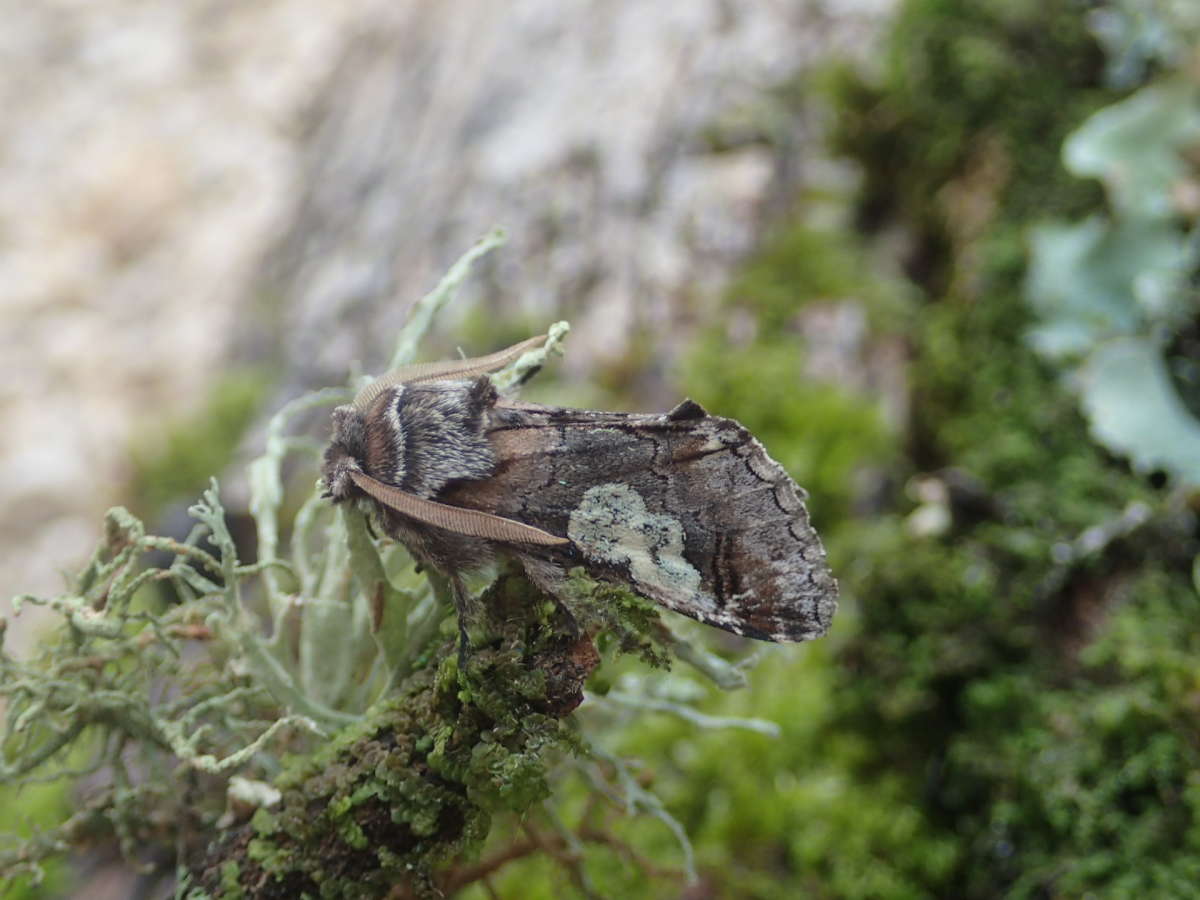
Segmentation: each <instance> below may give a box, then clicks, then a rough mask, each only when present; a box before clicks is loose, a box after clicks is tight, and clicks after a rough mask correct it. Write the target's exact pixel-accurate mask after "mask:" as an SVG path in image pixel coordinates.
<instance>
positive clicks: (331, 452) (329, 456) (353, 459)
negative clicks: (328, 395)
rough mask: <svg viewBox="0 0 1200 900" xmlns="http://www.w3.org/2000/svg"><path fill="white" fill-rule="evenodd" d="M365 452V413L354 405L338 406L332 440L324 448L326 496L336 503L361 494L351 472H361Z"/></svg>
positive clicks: (323, 467)
mask: <svg viewBox="0 0 1200 900" xmlns="http://www.w3.org/2000/svg"><path fill="white" fill-rule="evenodd" d="M365 454H366V425H365V423H364V422H363V415H362V413H361V412H360V411H359V410H358V409H357V408H355V407H353V406H339V407H338V408H337V409H335V410H334V411H333V440H332V441H330V443H329V446H328V447H326V448H325V460H324V462H323V463H322V464H321V478H322V479H323V480H324V482H325V491H324V494H323V496H325V497H329V498H331V499H332V500H333V501H334V502H335V503H336V502H339V501H341V500H348V499H350V498H351V497H355V496H361V495H362V492H361V491H360V490H359V489H358V487H356V486H355V484H354V482H353V481H352V480H351V473H353V472H362V471H363V467H362V460H363V457H364V456H365Z"/></svg>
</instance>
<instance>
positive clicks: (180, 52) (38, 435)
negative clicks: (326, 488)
mask: <svg viewBox="0 0 1200 900" xmlns="http://www.w3.org/2000/svg"><path fill="white" fill-rule="evenodd" d="M889 6H890V2H889V0H855V2H846V0H827V2H773V3H744V2H732V0H711V2H693V3H687V4H647V3H639V2H623V0H606V2H584V0H575V2H568V3H562V2H556V0H525V2H519V3H513V4H502V5H498V4H491V3H486V2H482V0H454V2H443V3H420V2H411V0H410V2H386V3H384V2H373V0H353V2H347V3H340V4H332V5H329V4H317V5H315V4H311V3H304V2H298V0H272V2H264V3H256V4H249V5H246V4H229V3H223V2H214V0H189V2H180V3H173V4H143V3H136V2H124V0H114V2H108V3H103V4H97V3H71V2H48V3H39V4H19V3H16V2H9V3H7V4H5V8H4V23H5V24H4V27H3V28H2V29H0V66H2V70H3V72H4V73H5V74H4V78H3V79H2V80H0V102H2V103H3V108H4V109H5V110H6V120H7V122H8V127H6V128H3V129H0V235H3V240H2V241H0V285H2V288H0V315H2V316H3V322H4V326H5V327H4V328H3V329H0V365H2V366H3V369H4V377H3V379H0V385H2V387H0V511H2V512H0V529H3V535H2V537H3V540H2V541H0V584H4V585H5V586H6V588H7V590H6V591H5V592H4V593H5V595H6V596H8V595H11V594H14V593H20V592H30V593H37V594H47V593H51V594H52V593H55V592H57V591H58V590H61V589H62V587H63V586H64V583H65V582H64V574H63V573H65V572H69V571H71V570H73V568H74V567H75V566H77V565H78V564H79V562H80V561H81V559H82V558H83V557H84V556H85V555H86V554H87V553H88V552H89V550H90V547H91V546H92V545H93V543H94V540H95V537H96V534H97V529H98V528H99V523H100V515H101V513H102V512H103V510H104V509H106V508H107V507H108V506H110V505H112V504H116V503H131V502H132V503H134V504H135V506H136V505H138V504H139V503H140V505H141V509H140V511H141V512H143V513H145V512H155V510H154V509H153V507H157V506H162V505H163V504H165V503H168V502H169V501H171V500H175V501H178V502H180V503H183V504H186V502H187V501H188V500H190V497H191V496H194V493H193V494H188V493H187V492H189V491H193V492H194V490H196V489H198V488H199V487H200V486H202V484H203V478H204V472H203V471H202V470H203V468H204V467H203V465H202V464H198V463H196V462H195V460H194V459H192V460H191V462H190V465H191V466H192V468H195V469H196V471H195V472H191V471H187V469H188V466H189V462H188V460H189V456H188V449H187V446H186V445H187V443H188V441H189V435H194V434H196V433H203V434H211V433H214V431H215V432H216V433H219V434H221V435H224V437H225V439H227V441H228V442H229V443H230V445H231V446H232V445H235V444H236V443H237V442H238V441H241V440H251V439H252V438H245V437H244V436H245V435H247V434H250V435H253V433H254V428H253V423H254V422H255V421H261V420H262V418H263V417H264V416H265V415H266V414H268V413H269V411H270V410H271V409H272V408H273V407H274V406H276V405H278V402H281V401H282V400H284V399H287V398H288V397H290V396H294V395H295V394H296V393H298V392H299V391H300V390H302V389H303V388H305V387H310V386H314V385H319V384H325V383H331V382H332V383H337V382H340V381H341V380H343V379H344V377H345V374H346V372H347V369H348V366H350V365H351V364H352V362H354V361H356V360H361V361H362V364H363V366H364V367H365V368H366V369H367V370H371V369H372V368H376V367H378V366H379V365H381V364H382V362H383V360H384V359H385V357H386V354H387V352H388V351H387V345H388V342H389V340H390V338H391V336H392V335H393V334H394V333H395V330H396V328H397V327H398V326H399V324H400V323H401V322H402V321H403V320H404V317H405V314H406V310H407V307H408V305H409V304H410V303H411V302H412V301H413V300H415V299H416V298H417V297H418V296H420V295H421V294H422V293H423V292H424V291H426V290H427V289H429V287H431V286H432V284H433V283H434V282H435V281H436V279H437V277H438V276H439V275H440V273H441V272H442V271H443V270H444V269H445V267H446V266H447V264H448V263H449V262H450V261H451V260H452V259H453V258H454V257H455V256H457V254H458V253H460V252H461V251H462V250H464V249H465V248H466V247H467V246H468V245H469V244H470V243H471V242H472V241H473V240H474V239H476V238H477V237H478V236H479V235H480V234H482V233H484V232H485V231H487V230H489V229H490V228H491V227H493V226H495V225H501V226H503V227H505V228H506V229H507V231H508V233H509V235H510V243H509V245H508V247H507V248H506V249H504V250H503V251H501V254H500V255H498V256H495V257H493V259H492V261H491V262H490V263H489V265H488V266H487V267H486V268H485V277H483V278H477V279H476V280H475V281H473V282H472V284H471V285H470V287H469V290H470V291H472V292H473V293H474V295H475V300H476V303H475V304H461V305H459V306H458V307H457V309H458V311H459V312H458V315H459V316H460V320H459V321H458V322H457V323H455V322H453V321H452V322H451V323H450V325H449V327H448V328H446V331H445V334H444V335H443V337H442V340H441V344H440V345H439V346H437V347H436V348H433V349H431V354H430V355H431V356H432V355H436V353H437V352H448V351H450V350H451V349H453V348H454V347H455V346H456V345H466V346H468V347H469V348H470V349H472V350H483V349H489V348H490V347H491V346H493V345H495V344H499V343H501V342H502V340H503V339H507V338H508V337H510V336H513V337H516V336H522V335H523V332H522V331H520V330H516V329H514V330H513V333H512V334H511V335H510V334H509V332H508V331H506V330H505V328H511V327H512V326H502V325H500V324H499V323H505V322H514V321H517V322H528V323H529V326H528V327H529V328H540V327H541V326H543V325H544V324H545V323H547V322H548V321H552V320H554V319H558V318H569V319H571V320H572V323H573V325H574V326H575V331H574V334H573V336H572V339H571V345H570V352H569V355H568V357H567V361H566V363H565V365H566V366H567V368H568V371H569V372H571V373H573V374H574V375H575V376H576V377H577V378H578V377H580V376H582V375H583V374H584V373H587V372H590V371H594V369H595V367H596V366H597V365H603V364H604V363H605V361H609V362H611V361H613V360H619V359H621V358H622V357H624V356H625V355H626V354H627V353H628V352H629V348H630V347H631V346H633V345H634V344H637V345H638V346H647V345H648V344H650V343H652V346H653V348H654V352H655V353H656V354H659V355H665V356H666V357H667V358H668V360H669V356H670V354H671V352H672V348H673V347H677V346H679V345H680V344H681V343H682V342H683V341H684V338H685V335H686V334H687V333H688V328H689V326H690V325H693V324H695V323H697V322H701V321H704V319H705V315H706V311H707V310H709V309H710V308H711V303H712V301H713V298H715V297H716V296H717V294H718V293H719V291H720V289H721V287H722V285H723V284H724V282H725V280H726V278H727V274H728V272H729V269H730V267H731V266H732V265H733V264H734V263H735V262H736V261H737V260H739V259H740V258H742V257H743V256H744V255H745V254H746V253H747V252H748V251H749V250H750V249H751V248H752V247H753V246H754V245H755V244H756V242H757V241H758V239H759V238H760V236H761V234H762V233H763V231H764V229H765V228H766V226H767V224H768V223H769V222H770V221H771V220H772V217H773V216H777V215H778V214H780V213H781V212H784V211H786V209H787V208H788V205H789V203H790V199H791V198H792V197H794V196H795V195H796V192H797V190H798V188H799V186H801V185H802V184H803V183H805V180H806V179H814V178H816V179H818V180H820V181H821V183H822V184H823V185H825V186H826V187H828V185H830V184H836V183H838V181H839V180H844V178H845V177H846V176H845V173H844V172H843V171H842V170H840V169H838V168H837V167H835V166H832V165H831V164H829V163H828V162H827V161H825V159H824V157H823V155H822V154H821V153H820V152H819V151H817V150H815V145H814V142H813V140H812V139H811V132H812V131H813V130H814V129H815V128H817V127H818V126H819V124H820V123H819V121H817V120H815V119H814V115H812V114H808V115H805V114H798V113H797V110H796V108H795V104H794V103H793V102H791V101H790V100H789V96H791V95H790V94H789V85H794V84H796V82H797V81H798V80H801V81H802V80H803V78H804V76H805V73H806V71H809V70H810V69H811V68H812V67H813V66H815V65H817V64H819V63H821V62H824V61H828V60H829V59H831V58H841V59H855V58H860V57H862V56H864V55H865V54H866V53H867V51H868V48H869V47H870V36H871V34H872V33H873V31H874V27H875V25H874V23H875V22H876V21H878V19H879V17H880V15H881V13H883V12H884V11H885V10H886V9H887V8H888V7H889ZM793 93H794V92H793ZM472 310H474V312H472ZM472 316H474V319H473V320H472V319H471V317H472ZM472 321H473V322H474V323H475V324H474V327H471V322H472ZM456 326H457V327H456ZM649 334H653V341H652V342H649V341H648V340H647V338H646V336H647V335H649ZM653 368H654V367H651V369H652V370H653ZM661 368H662V366H661V365H660V366H658V369H659V370H660V371H661ZM644 393H645V394H646V396H647V398H648V401H651V402H652V401H654V400H656V399H658V398H657V397H656V396H655V393H656V392H655V390H654V384H653V383H652V382H651V383H650V384H649V385H647V386H645V391H644ZM195 420H198V421H200V422H201V424H200V426H198V427H197V428H194V429H192V431H191V432H189V431H188V429H187V428H186V427H183V428H180V427H179V423H181V422H188V421H195ZM172 429H174V431H173V432H172ZM172 434H173V436H168V435H172ZM172 442H173V443H172ZM202 456H203V454H202ZM209 458H214V459H216V457H212V454H209V455H208V456H203V459H204V461H205V462H207V460H208V459H209ZM216 461H217V462H218V463H219V462H223V460H220V459H217V460H216ZM147 466H149V467H150V468H151V470H152V471H151V472H150V474H149V475H146V467H147ZM197 479H200V480H199V483H195V482H196V480H197ZM164 484H166V485H167V486H168V487H167V489H165V490H164V489H163V488H162V486H163V485H164ZM147 485H149V487H147ZM173 490H174V491H176V492H177V493H179V494H184V495H185V496H172V491H173ZM234 491H235V493H236V484H234ZM29 621H30V617H29V616H28V615H26V616H23V617H22V618H21V619H19V620H17V621H16V622H14V625H16V626H17V627H18V628H21V627H27V625H28V623H29ZM10 640H11V638H10Z"/></svg>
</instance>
